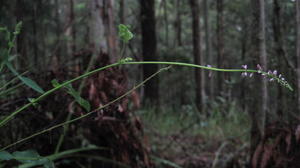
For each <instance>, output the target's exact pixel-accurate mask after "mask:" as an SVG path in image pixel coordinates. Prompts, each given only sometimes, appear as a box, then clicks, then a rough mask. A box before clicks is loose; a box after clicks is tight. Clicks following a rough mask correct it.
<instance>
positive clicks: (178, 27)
mask: <svg viewBox="0 0 300 168" xmlns="http://www.w3.org/2000/svg"><path fill="white" fill-rule="evenodd" d="M180 2H182V0H177V1H176V21H175V30H176V39H177V40H176V41H177V46H182V35H181V34H182V33H181V32H182V28H181V26H182V21H181V13H182V12H181V3H180Z"/></svg>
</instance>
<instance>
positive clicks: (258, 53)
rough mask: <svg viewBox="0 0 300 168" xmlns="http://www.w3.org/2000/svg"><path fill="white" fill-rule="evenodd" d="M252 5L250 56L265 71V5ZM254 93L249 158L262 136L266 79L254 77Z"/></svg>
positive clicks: (255, 0)
mask: <svg viewBox="0 0 300 168" xmlns="http://www.w3.org/2000/svg"><path fill="white" fill-rule="evenodd" d="M251 2H252V3H251V5H252V16H253V21H252V30H253V32H252V47H253V48H252V54H251V55H252V56H253V61H254V63H255V65H256V64H260V65H261V66H262V67H263V69H264V70H266V69H267V54H266V44H265V4H264V0H251ZM255 81H256V82H255V84H254V85H255V87H254V88H257V89H258V90H257V91H256V92H255V93H256V95H255V96H257V98H259V99H255V100H254V101H253V103H254V104H253V108H252V109H251V110H250V116H251V120H252V126H251V147H250V148H251V149H250V150H251V156H253V153H254V151H255V148H256V147H257V144H258V143H259V141H260V139H261V137H262V136H263V135H264V128H265V122H266V113H267V102H268V92H267V79H262V78H261V77H260V76H256V77H255Z"/></svg>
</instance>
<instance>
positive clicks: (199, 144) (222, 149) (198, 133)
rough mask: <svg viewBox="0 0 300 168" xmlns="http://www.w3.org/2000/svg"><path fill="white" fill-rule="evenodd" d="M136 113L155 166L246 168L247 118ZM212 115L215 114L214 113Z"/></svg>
mask: <svg viewBox="0 0 300 168" xmlns="http://www.w3.org/2000/svg"><path fill="white" fill-rule="evenodd" d="M163 111H164V112H161V113H154V112H149V110H148V111H144V112H143V111H142V112H141V111H140V113H141V116H142V120H143V123H144V127H145V128H144V129H145V136H146V139H147V141H148V144H149V147H150V148H151V151H152V154H153V160H154V161H155V164H156V167H177V168H180V167H184V168H193V167H201V168H202V167H203V168H206V167H209V168H216V167H218V168H223V167H224V168H226V167H238V168H243V167H246V164H247V160H248V151H249V136H248V133H249V128H250V125H249V121H247V115H246V114H245V115H241V113H239V114H237V111H232V112H231V113H230V114H227V115H226V117H225V116H222V114H213V115H212V116H210V117H208V118H205V117H201V116H199V115H195V112H191V111H189V112H188V111H185V112H183V111H181V112H180V113H179V112H172V110H163ZM215 112H216V111H215Z"/></svg>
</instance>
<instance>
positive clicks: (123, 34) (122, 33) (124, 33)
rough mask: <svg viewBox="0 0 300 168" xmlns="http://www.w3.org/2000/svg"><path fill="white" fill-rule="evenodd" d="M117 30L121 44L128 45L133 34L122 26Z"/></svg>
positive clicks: (126, 27)
mask: <svg viewBox="0 0 300 168" xmlns="http://www.w3.org/2000/svg"><path fill="white" fill-rule="evenodd" d="M118 28H119V37H120V38H121V40H123V42H125V43H128V41H129V40H131V39H132V38H133V34H132V33H131V31H130V30H129V27H128V26H126V25H124V24H120V25H119V26H118Z"/></svg>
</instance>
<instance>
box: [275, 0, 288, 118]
mask: <svg viewBox="0 0 300 168" xmlns="http://www.w3.org/2000/svg"><path fill="white" fill-rule="evenodd" d="M273 13H274V14H273V19H272V24H273V31H274V32H273V35H274V41H275V51H276V55H277V62H278V65H277V70H278V71H279V72H280V73H283V72H284V69H283V67H286V65H285V61H283V60H285V59H284V57H285V55H284V54H285V51H284V47H283V44H284V43H283V38H282V29H281V27H282V25H281V7H280V1H278V0H273ZM283 89H284V88H283V87H282V86H280V85H278V94H277V110H276V111H277V115H278V117H279V118H282V117H283V109H284V105H285V103H284V101H285V98H284V92H283Z"/></svg>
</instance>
